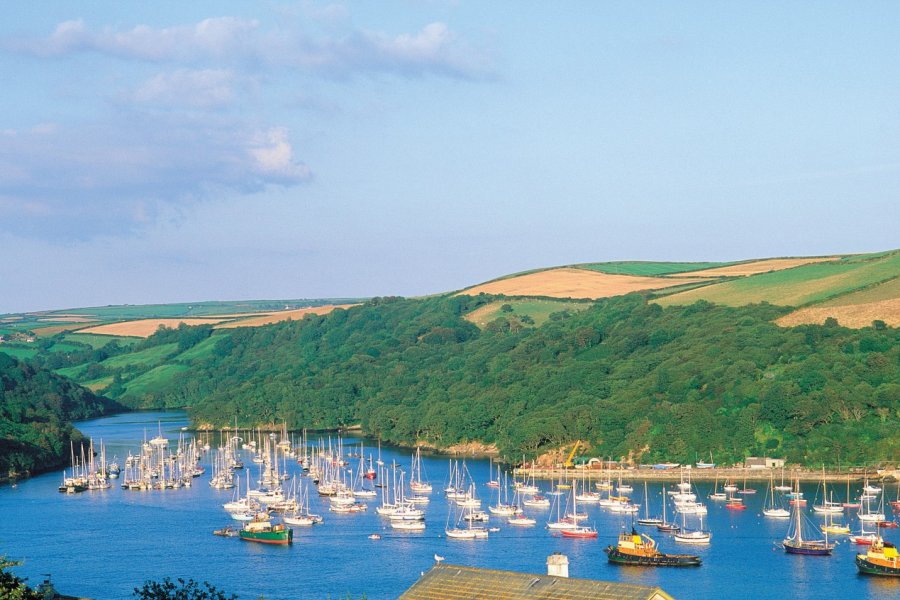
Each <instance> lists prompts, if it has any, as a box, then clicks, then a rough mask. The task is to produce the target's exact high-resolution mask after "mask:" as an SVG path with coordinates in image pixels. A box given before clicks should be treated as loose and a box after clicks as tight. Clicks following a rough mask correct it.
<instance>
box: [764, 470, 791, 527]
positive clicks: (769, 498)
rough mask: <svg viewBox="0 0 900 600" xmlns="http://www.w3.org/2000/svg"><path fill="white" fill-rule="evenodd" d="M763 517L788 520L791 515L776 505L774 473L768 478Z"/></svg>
mask: <svg viewBox="0 0 900 600" xmlns="http://www.w3.org/2000/svg"><path fill="white" fill-rule="evenodd" d="M763 515H765V516H767V517H770V518H773V519H789V518H790V516H791V513H790V512H788V511H787V510H786V509H785V508H783V507H782V506H780V505H778V504H777V503H776V499H775V473H772V474H771V477H770V478H769V489H767V490H766V504H765V508H763Z"/></svg>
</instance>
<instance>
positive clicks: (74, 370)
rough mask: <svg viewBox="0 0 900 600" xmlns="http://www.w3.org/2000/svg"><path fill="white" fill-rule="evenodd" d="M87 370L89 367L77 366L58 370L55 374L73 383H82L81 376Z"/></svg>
mask: <svg viewBox="0 0 900 600" xmlns="http://www.w3.org/2000/svg"><path fill="white" fill-rule="evenodd" d="M86 368H87V365H75V366H74V367H65V368H63V369H56V370H55V371H54V372H55V373H56V374H57V375H62V376H63V377H66V378H68V379H71V380H73V381H78V382H80V381H81V374H82V373H84V370H85V369H86Z"/></svg>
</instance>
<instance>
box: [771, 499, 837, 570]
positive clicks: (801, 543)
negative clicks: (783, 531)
mask: <svg viewBox="0 0 900 600" xmlns="http://www.w3.org/2000/svg"><path fill="white" fill-rule="evenodd" d="M799 487H800V483H799V482H798V483H797V489H798V490H799ZM793 510H794V514H793V518H792V519H791V525H790V527H789V528H788V532H787V535H786V536H785V538H784V540H783V541H782V543H781V545H782V547H783V548H784V551H785V552H787V553H788V554H807V555H810V556H829V555H830V554H831V553H832V551H834V544H831V543H829V542H828V532H825V539H824V540H822V539H811V537H807V538H806V539H803V518H804V516H805V515H804V514H803V511H802V510H801V507H800V504H794V505H793Z"/></svg>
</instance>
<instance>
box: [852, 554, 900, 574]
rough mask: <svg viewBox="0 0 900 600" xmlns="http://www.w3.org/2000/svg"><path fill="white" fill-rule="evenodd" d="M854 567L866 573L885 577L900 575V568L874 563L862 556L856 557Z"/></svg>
mask: <svg viewBox="0 0 900 600" xmlns="http://www.w3.org/2000/svg"><path fill="white" fill-rule="evenodd" d="M856 568H857V569H859V572H860V573H865V574H866V575H882V576H886V577H900V568H896V569H895V568H891V567H886V566H883V565H876V564H874V563H871V562H869V561H867V560H866V559H864V558H860V557H859V556H857V557H856Z"/></svg>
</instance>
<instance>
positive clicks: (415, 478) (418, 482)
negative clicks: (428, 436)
mask: <svg viewBox="0 0 900 600" xmlns="http://www.w3.org/2000/svg"><path fill="white" fill-rule="evenodd" d="M409 489H411V490H412V491H414V492H416V493H417V494H430V493H431V484H430V483H428V480H427V479H425V478H424V477H422V447H421V446H417V447H416V454H415V456H414V457H413V464H412V469H411V472H410V474H409Z"/></svg>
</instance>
